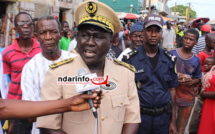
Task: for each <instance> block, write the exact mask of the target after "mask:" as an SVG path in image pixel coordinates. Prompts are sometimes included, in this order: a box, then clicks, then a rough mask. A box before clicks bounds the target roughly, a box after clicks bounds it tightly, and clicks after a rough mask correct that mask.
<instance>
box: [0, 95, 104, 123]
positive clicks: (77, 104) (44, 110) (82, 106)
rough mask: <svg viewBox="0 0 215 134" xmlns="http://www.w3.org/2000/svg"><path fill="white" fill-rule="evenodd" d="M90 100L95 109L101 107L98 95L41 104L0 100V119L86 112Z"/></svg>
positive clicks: (74, 97) (77, 96)
mask: <svg viewBox="0 0 215 134" xmlns="http://www.w3.org/2000/svg"><path fill="white" fill-rule="evenodd" d="M94 98H95V99H94ZM88 99H94V101H93V102H94V107H96V108H98V107H99V106H100V99H101V97H98V96H97V93H93V94H91V95H90V94H80V95H76V96H73V97H72V98H69V99H64V100H54V101H41V102H31V101H21V100H9V99H8V100H3V99H0V119H17V118H32V117H38V116H42V115H48V114H55V113H62V112H67V111H84V110H88V109H90V106H89V103H88Z"/></svg>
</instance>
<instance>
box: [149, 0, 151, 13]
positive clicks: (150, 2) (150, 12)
mask: <svg viewBox="0 0 215 134" xmlns="http://www.w3.org/2000/svg"><path fill="white" fill-rule="evenodd" d="M149 14H151V0H149Z"/></svg>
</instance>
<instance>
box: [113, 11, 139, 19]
mask: <svg viewBox="0 0 215 134" xmlns="http://www.w3.org/2000/svg"><path fill="white" fill-rule="evenodd" d="M116 14H117V16H118V18H119V19H124V18H125V19H137V18H139V17H140V16H141V15H137V14H134V13H124V12H116Z"/></svg>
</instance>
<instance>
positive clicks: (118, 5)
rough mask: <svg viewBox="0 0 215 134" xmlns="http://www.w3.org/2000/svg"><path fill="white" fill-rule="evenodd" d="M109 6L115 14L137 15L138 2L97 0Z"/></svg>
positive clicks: (133, 0) (135, 0)
mask: <svg viewBox="0 0 215 134" xmlns="http://www.w3.org/2000/svg"><path fill="white" fill-rule="evenodd" d="M99 1H100V2H103V3H105V4H107V5H108V6H110V7H111V8H112V9H113V10H114V11H115V12H126V13H130V12H131V13H136V14H137V13H138V10H139V9H138V0H99Z"/></svg>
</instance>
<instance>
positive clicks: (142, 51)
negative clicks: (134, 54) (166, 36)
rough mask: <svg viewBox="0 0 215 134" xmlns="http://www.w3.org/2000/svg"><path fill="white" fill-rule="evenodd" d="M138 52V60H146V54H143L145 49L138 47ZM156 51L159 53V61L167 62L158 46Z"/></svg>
mask: <svg viewBox="0 0 215 134" xmlns="http://www.w3.org/2000/svg"><path fill="white" fill-rule="evenodd" d="M138 51H139V53H140V54H139V60H144V59H146V57H147V55H146V52H145V49H144V47H143V45H142V46H141V47H139V48H138ZM158 51H159V52H160V53H159V59H161V60H162V61H165V62H166V61H167V58H165V57H166V56H165V55H164V53H163V51H164V50H163V49H162V48H161V47H160V46H158Z"/></svg>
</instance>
